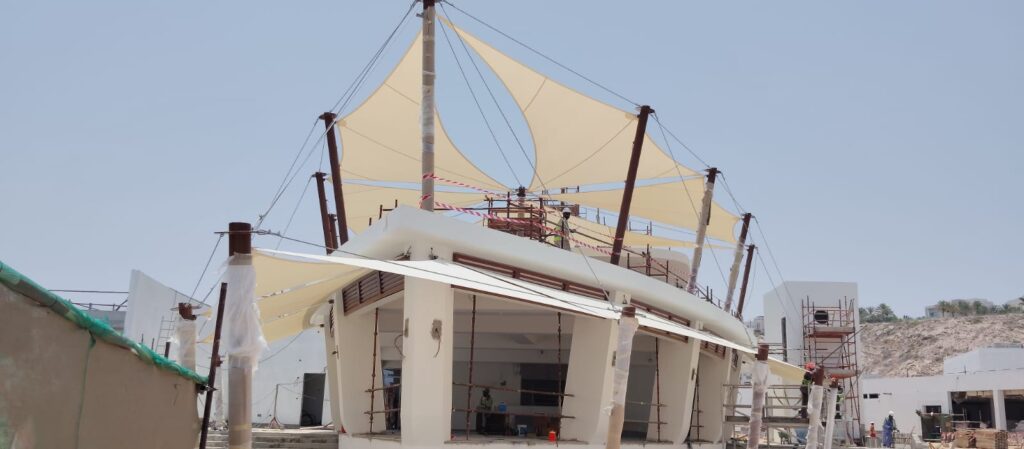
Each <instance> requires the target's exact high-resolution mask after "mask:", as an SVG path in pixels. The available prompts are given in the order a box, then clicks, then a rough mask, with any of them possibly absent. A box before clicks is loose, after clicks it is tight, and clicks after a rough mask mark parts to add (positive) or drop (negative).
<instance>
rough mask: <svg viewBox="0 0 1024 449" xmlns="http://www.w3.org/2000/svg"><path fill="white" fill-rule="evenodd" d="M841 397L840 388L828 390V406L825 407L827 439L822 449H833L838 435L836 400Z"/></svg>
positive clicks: (823, 442)
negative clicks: (833, 441) (833, 443)
mask: <svg viewBox="0 0 1024 449" xmlns="http://www.w3.org/2000/svg"><path fill="white" fill-rule="evenodd" d="M838 396H839V389H838V388H831V387H830V388H829V389H828V405H826V406H825V411H824V413H825V437H824V438H825V439H824V440H823V441H822V445H821V449H832V440H833V439H834V438H835V437H834V436H833V435H835V433H836V413H835V409H836V400H837V399H838Z"/></svg>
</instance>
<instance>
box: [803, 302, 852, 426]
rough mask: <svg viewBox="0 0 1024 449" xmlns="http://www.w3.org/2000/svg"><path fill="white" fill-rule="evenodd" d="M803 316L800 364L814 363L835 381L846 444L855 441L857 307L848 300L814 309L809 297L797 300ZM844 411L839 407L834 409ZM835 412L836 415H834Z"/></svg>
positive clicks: (815, 306)
mask: <svg viewBox="0 0 1024 449" xmlns="http://www.w3.org/2000/svg"><path fill="white" fill-rule="evenodd" d="M800 310H801V312H802V315H803V321H802V323H803V358H804V363H814V364H815V365H816V366H819V367H822V368H824V369H825V374H826V375H827V376H829V377H835V378H837V379H838V380H839V385H840V386H841V387H842V391H843V398H844V401H843V403H844V404H845V412H843V413H841V414H840V416H841V417H842V424H840V423H837V427H838V426H839V425H842V426H843V427H841V428H844V430H845V432H846V440H847V441H855V440H856V439H858V438H859V437H860V436H861V435H862V433H863V431H862V429H861V422H860V400H859V399H860V388H859V382H858V374H859V373H860V370H859V367H858V366H857V338H856V334H857V307H856V302H855V301H854V300H853V299H852V298H846V297H844V298H842V299H840V300H839V301H838V302H837V303H835V305H817V304H815V303H814V302H813V301H811V299H810V297H808V298H805V299H803V300H801V309H800ZM837 408H838V409H839V410H844V407H842V405H837ZM839 410H837V411H836V412H837V413H838V412H839Z"/></svg>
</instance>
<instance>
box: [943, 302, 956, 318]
mask: <svg viewBox="0 0 1024 449" xmlns="http://www.w3.org/2000/svg"><path fill="white" fill-rule="evenodd" d="M953 312H954V308H953V303H951V302H949V301H939V314H940V316H942V317H943V318H945V317H946V315H947V314H949V315H953Z"/></svg>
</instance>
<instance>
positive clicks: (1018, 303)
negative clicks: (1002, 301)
mask: <svg viewBox="0 0 1024 449" xmlns="http://www.w3.org/2000/svg"><path fill="white" fill-rule="evenodd" d="M1006 307H1009V308H1011V309H1014V310H1024V296H1021V297H1020V298H1014V299H1011V300H1009V301H1006Z"/></svg>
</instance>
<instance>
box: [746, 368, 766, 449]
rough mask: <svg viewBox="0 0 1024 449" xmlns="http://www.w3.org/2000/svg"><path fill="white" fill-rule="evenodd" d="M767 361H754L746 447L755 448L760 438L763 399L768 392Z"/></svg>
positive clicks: (748, 448)
mask: <svg viewBox="0 0 1024 449" xmlns="http://www.w3.org/2000/svg"><path fill="white" fill-rule="evenodd" d="M768 372H769V369H768V361H766V360H758V361H757V362H756V363H754V372H753V376H752V379H751V380H752V382H753V391H754V392H753V397H752V398H751V401H750V429H749V430H748V433H749V434H748V436H747V449H756V448H757V445H758V444H760V442H761V441H760V440H761V423H762V419H761V417H762V415H764V400H765V396H766V395H767V394H768Z"/></svg>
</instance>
